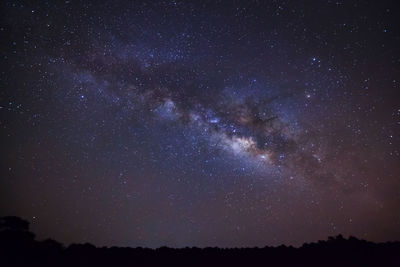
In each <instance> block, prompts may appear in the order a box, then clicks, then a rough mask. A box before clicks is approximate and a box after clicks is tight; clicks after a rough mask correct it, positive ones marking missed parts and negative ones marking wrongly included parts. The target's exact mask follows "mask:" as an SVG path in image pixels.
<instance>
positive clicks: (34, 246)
mask: <svg viewBox="0 0 400 267" xmlns="http://www.w3.org/2000/svg"><path fill="white" fill-rule="evenodd" d="M0 255H1V257H0V260H1V261H0V265H1V266H253V265H254V266H400V242H387V243H372V242H368V241H365V240H359V239H357V238H355V237H350V238H348V239H345V238H343V237H342V236H340V235H339V236H337V237H330V238H329V239H328V240H327V241H318V242H317V243H310V244H308V243H306V244H304V245H303V246H301V247H300V248H294V247H291V246H290V247H287V246H279V247H264V248H229V249H221V248H181V249H174V248H167V247H161V248H158V249H148V248H140V247H139V248H122V247H95V246H94V245H92V244H88V243H86V244H71V245H69V246H68V247H64V246H63V245H62V244H60V243H58V242H57V241H54V240H51V239H47V240H44V241H36V240H35V235H34V234H33V233H31V232H30V231H29V222H27V221H25V220H22V219H20V218H18V217H2V218H0Z"/></svg>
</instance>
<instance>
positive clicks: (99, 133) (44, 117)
mask: <svg viewBox="0 0 400 267" xmlns="http://www.w3.org/2000/svg"><path fill="white" fill-rule="evenodd" d="M398 12H399V9H398V8H397V6H396V5H395V2H385V1H383V2H380V3H375V4H372V3H366V2H364V1H343V2H340V1H339V2H338V1H324V2H322V1H311V2H307V3H300V1H285V2H280V1H268V2H265V3H263V2H262V1H237V2H235V1H233V2H220V1H148V2H133V3H131V2H130V1H118V2H117V3H111V2H110V3H109V4H99V3H94V2H93V3H90V2H87V3H81V2H75V1H65V2H59V3H42V4H38V5H34V4H32V3H29V2H25V1H4V2H3V3H1V17H2V18H1V25H0V26H1V27H0V35H1V41H0V43H1V62H2V63H1V85H2V90H1V95H0V100H1V102H0V114H1V117H0V119H1V120H0V122H1V140H2V152H3V153H2V156H1V179H0V186H1V189H0V193H1V196H0V199H1V204H0V212H1V214H0V215H3V214H4V215H5V214H9V215H10V214H11V215H18V216H21V217H23V218H26V219H28V220H30V221H31V222H32V228H33V230H34V231H35V232H37V233H38V236H39V238H46V237H51V238H54V239H57V240H59V241H61V242H65V243H70V242H92V243H94V244H96V245H108V246H109V245H121V246H149V247H158V246H163V245H167V246H174V247H182V246H222V247H232V246H265V245H278V244H282V243H283V244H291V245H299V244H302V243H304V242H309V241H315V240H318V239H325V238H326V237H328V236H331V235H336V234H343V235H345V236H348V235H354V236H357V237H359V238H365V239H368V240H373V241H382V240H394V239H399V238H400V231H399V229H400V228H399V226H400V216H399V213H398V212H397V210H398V209H399V208H400V207H399V206H400V193H399V192H400V164H399V163H400V162H399V156H400V155H399V127H400V105H399V103H400V101H399V100H400V95H399V92H400V91H399V90H400V88H399V77H400V66H399V64H400V53H399V52H400V51H399V48H398V47H400V28H399V25H398V23H397V20H396V14H398Z"/></svg>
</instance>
